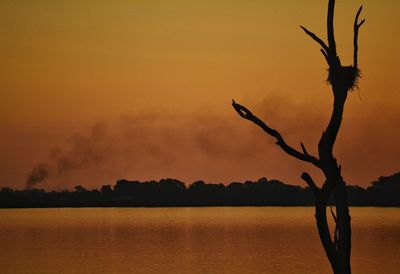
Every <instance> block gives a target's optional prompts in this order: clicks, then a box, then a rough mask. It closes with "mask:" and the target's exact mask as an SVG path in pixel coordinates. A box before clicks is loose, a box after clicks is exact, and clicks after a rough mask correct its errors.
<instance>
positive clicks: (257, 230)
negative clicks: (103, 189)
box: [0, 207, 400, 274]
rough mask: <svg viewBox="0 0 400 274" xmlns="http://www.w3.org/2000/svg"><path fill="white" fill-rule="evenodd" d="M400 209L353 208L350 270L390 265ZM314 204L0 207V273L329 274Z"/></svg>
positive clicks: (391, 268)
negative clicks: (8, 208) (207, 206)
mask: <svg viewBox="0 0 400 274" xmlns="http://www.w3.org/2000/svg"><path fill="white" fill-rule="evenodd" d="M399 213H400V209H393V208H353V209H352V216H353V218H352V219H353V238H354V241H353V259H352V263H353V273H363V274H369V273H371V274H372V273H386V274H394V273H398V272H397V271H398V269H400V255H399V253H398V252H397V250H398V248H399V247H400V214H399ZM317 237H318V236H317V232H316V228H315V226H314V218H313V209H312V208H304V207H285V208H279V207H259V208H255V207H241V208H81V209H68V208H66V209H14V210H0V250H1V251H0V269H2V271H1V272H2V273H4V274H8V273H10V274H11V273H13V274H14V273H21V274H23V273H32V274H34V273H38V274H39V273H40V274H46V273H135V274H141V273H143V274H161V273H162V274H164V273H165V274H166V273H179V274H181V273H182V274H186V273H188V274H189V273H191V274H197V273H198V274H205V273H210V274H211V273H212V274H215V273H221V274H225V273H226V274H228V273H229V274H236V273H237V274H239V273H241V274H246V273H248V274H256V273H257V274H259V273H268V274H270V273H280V274H282V273H283V274H292V273H293V274H294V273H296V274H297V273H314V274H319V273H321V274H322V273H324V274H325V273H329V271H330V268H329V265H328V263H327V260H326V259H325V257H324V254H323V250H322V247H321V245H320V243H319V239H318V238H317Z"/></svg>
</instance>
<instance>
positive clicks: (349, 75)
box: [327, 66, 362, 91]
mask: <svg viewBox="0 0 400 274" xmlns="http://www.w3.org/2000/svg"><path fill="white" fill-rule="evenodd" d="M361 76H362V74H361V71H360V69H358V68H355V67H353V66H346V67H343V66H340V67H339V68H337V69H333V70H332V69H329V70H328V79H327V81H328V83H330V84H331V85H333V86H341V87H343V88H345V89H346V90H348V91H349V90H350V91H353V90H356V89H358V82H359V80H360V78H361Z"/></svg>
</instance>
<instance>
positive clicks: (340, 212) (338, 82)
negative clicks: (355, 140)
mask: <svg viewBox="0 0 400 274" xmlns="http://www.w3.org/2000/svg"><path fill="white" fill-rule="evenodd" d="M334 9H335V0H329V3H328V16H327V34H328V44H326V43H325V42H324V41H323V40H322V39H321V38H319V37H318V36H317V35H316V34H314V33H312V32H311V31H309V30H308V29H306V28H305V27H303V26H301V28H302V29H303V30H304V32H305V33H306V34H307V35H308V36H310V37H311V38H312V39H313V40H314V41H315V42H317V43H318V44H319V45H320V46H321V52H322V54H323V56H324V58H325V60H326V62H327V64H328V66H329V70H328V83H329V84H330V85H331V87H332V92H333V111H332V115H331V118H330V120H329V123H328V126H327V127H326V129H325V131H323V133H322V136H321V139H320V141H319V144H318V157H317V156H313V155H311V154H310V153H309V152H308V151H307V149H306V147H305V146H304V144H303V143H301V150H298V149H295V148H293V147H292V146H290V145H288V144H287V143H286V142H285V140H284V139H283V137H282V135H281V134H280V133H279V132H278V131H277V130H275V129H273V128H271V127H269V126H268V125H267V124H266V123H265V122H263V121H262V120H261V119H259V118H258V117H257V116H255V115H254V114H253V113H252V112H251V111H250V110H249V109H247V108H246V107H244V106H242V105H240V104H237V103H236V102H235V101H233V103H232V105H233V107H234V109H235V110H236V111H237V113H238V114H239V115H240V116H241V117H242V118H244V119H247V120H249V121H251V122H253V123H254V124H256V125H257V126H259V127H260V128H261V129H263V130H264V131H265V133H266V134H268V135H271V136H272V137H274V138H275V139H276V141H277V142H276V144H277V145H278V146H280V148H281V149H283V150H284V151H285V152H286V153H287V154H289V155H290V156H292V157H294V158H297V159H299V160H302V161H305V162H308V163H311V164H312V165H314V166H315V167H317V168H319V169H320V170H321V171H322V172H323V174H324V177H325V180H324V182H323V183H322V185H321V186H317V184H316V183H315V182H314V180H313V179H312V178H311V176H310V175H309V174H308V173H306V172H304V173H303V174H302V175H301V178H302V179H303V180H304V181H305V182H306V183H307V184H308V186H309V188H310V189H311V190H312V192H313V193H314V196H315V218H316V225H317V228H318V233H319V237H320V239H321V242H322V245H323V247H324V250H325V253H326V255H327V257H328V260H329V263H330V265H331V267H332V270H333V273H335V274H350V273H351V267H350V253H351V224H350V219H351V218H350V214H349V206H348V199H347V191H346V182H345V181H344V179H343V177H342V174H341V166H340V165H339V164H338V163H337V160H336V159H335V157H334V156H333V147H334V144H335V141H336V137H337V135H338V132H339V128H340V125H341V122H342V117H343V110H344V105H345V103H346V98H347V94H348V92H349V91H351V90H354V89H355V88H356V87H357V83H358V80H359V79H360V76H361V75H360V70H359V68H358V57H357V56H358V31H359V29H360V27H361V26H362V24H364V22H365V20H364V19H363V20H361V21H360V20H359V17H360V13H361V11H362V6H361V7H360V8H359V9H358V11H357V13H356V16H355V20H354V41H353V43H354V60H353V65H351V66H342V64H341V61H340V58H339V56H338V54H337V52H336V42H335V36H334V27H333V17H334ZM330 197H332V198H333V201H334V204H335V209H336V213H334V211H333V210H332V208H331V214H332V216H333V219H334V221H335V229H334V232H333V233H331V231H330V230H329V225H328V221H327V204H328V200H329V198H330Z"/></svg>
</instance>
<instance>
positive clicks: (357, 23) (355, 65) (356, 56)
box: [353, 6, 365, 69]
mask: <svg viewBox="0 0 400 274" xmlns="http://www.w3.org/2000/svg"><path fill="white" fill-rule="evenodd" d="M362 9H363V6H361V7H360V8H359V9H358V11H357V14H356V18H355V19H354V64H353V67H354V68H355V69H357V68H358V31H359V30H360V27H361V26H362V25H363V24H364V23H365V19H362V20H361V22H360V23H359V22H358V21H359V18H360V14H361V11H362Z"/></svg>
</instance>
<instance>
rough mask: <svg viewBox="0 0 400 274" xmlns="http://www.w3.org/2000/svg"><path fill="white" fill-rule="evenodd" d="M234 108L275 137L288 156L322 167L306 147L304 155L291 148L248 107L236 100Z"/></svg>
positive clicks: (241, 115)
mask: <svg viewBox="0 0 400 274" xmlns="http://www.w3.org/2000/svg"><path fill="white" fill-rule="evenodd" d="M232 106H233V107H234V109H235V110H236V112H237V113H238V114H239V115H240V117H242V118H244V119H246V120H249V121H251V122H253V123H254V124H256V125H257V126H259V127H260V128H261V129H263V130H264V131H265V132H266V133H267V134H268V135H270V136H272V137H275V139H276V141H277V142H276V144H277V145H278V146H280V147H281V148H282V149H283V151H285V152H286V153H287V154H289V155H290V156H293V157H295V158H297V159H299V160H302V161H305V162H309V163H312V164H313V165H315V166H316V167H320V162H319V160H318V159H317V158H316V157H314V156H312V155H310V154H308V152H306V150H305V147H304V145H302V148H303V151H304V153H301V152H300V151H298V150H296V149H294V148H292V147H291V146H289V145H288V144H287V143H286V142H285V140H284V139H283V137H282V135H281V134H280V133H279V132H278V131H277V130H275V129H273V128H270V127H269V126H268V125H267V124H265V123H264V122H263V121H262V120H260V119H259V118H258V117H257V116H255V115H254V114H253V113H252V112H251V111H250V110H248V109H247V108H246V107H244V106H242V105H240V104H237V103H236V102H235V101H234V100H232Z"/></svg>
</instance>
